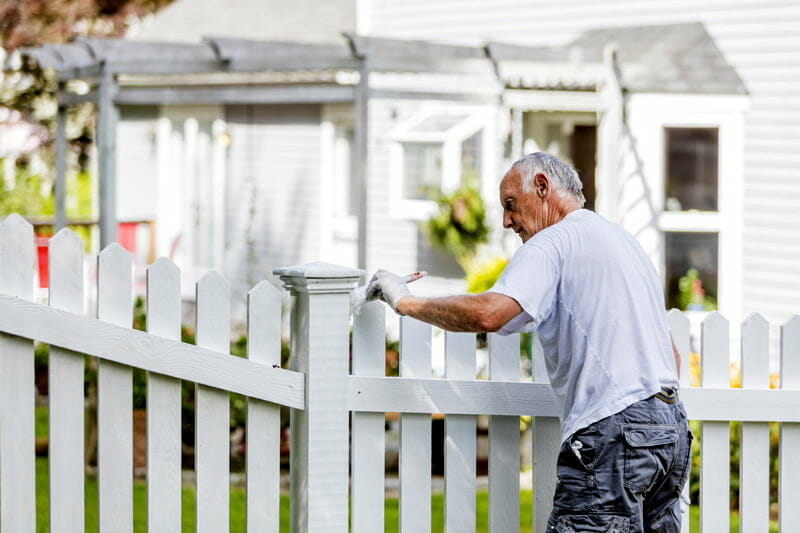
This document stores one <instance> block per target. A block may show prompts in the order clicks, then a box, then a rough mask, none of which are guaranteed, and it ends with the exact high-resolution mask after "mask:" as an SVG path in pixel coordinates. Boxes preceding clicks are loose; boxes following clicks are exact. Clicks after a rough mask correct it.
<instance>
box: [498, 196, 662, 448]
mask: <svg viewBox="0 0 800 533" xmlns="http://www.w3.org/2000/svg"><path fill="white" fill-rule="evenodd" d="M490 292H496V293H500V294H505V295H506V296H509V297H511V298H513V299H514V300H516V301H517V302H518V303H519V305H520V306H521V307H522V309H523V312H522V313H520V314H519V315H517V316H516V317H515V318H513V319H512V320H510V321H509V322H508V323H507V324H506V325H505V326H504V327H503V328H502V330H501V331H500V334H501V335H503V334H504V335H508V334H510V333H513V332H515V331H519V330H520V329H524V330H530V329H533V330H534V331H536V333H537V334H538V335H539V338H540V340H541V341H542V346H543V347H544V355H545V363H546V366H547V372H548V374H549V377H550V384H551V385H552V387H553V392H555V396H556V399H557V400H558V402H559V403H560V406H561V415H560V418H561V438H562V441H563V440H566V439H567V438H568V437H569V436H570V435H572V434H573V433H574V432H576V431H578V430H579V429H581V428H584V427H586V426H588V425H589V424H592V423H593V422H596V421H598V420H600V419H602V418H605V417H607V416H610V415H612V414H614V413H618V412H619V411H621V410H623V409H624V408H625V407H627V406H629V405H631V404H633V403H635V402H637V401H639V400H642V399H645V398H648V397H650V396H652V395H653V394H655V393H657V392H659V390H660V389H661V387H662V386H668V387H677V385H678V377H677V372H676V370H675V360H674V356H673V353H672V344H671V341H670V337H669V329H668V326H667V316H666V312H665V306H664V294H663V290H662V287H661V282H660V280H659V277H658V275H657V274H656V271H655V268H654V267H653V264H652V263H651V262H650V259H649V258H648V257H647V255H646V254H645V252H644V250H642V247H641V246H640V245H639V243H638V242H637V241H636V239H635V238H634V237H633V236H632V235H631V234H630V233H628V232H627V231H625V230H624V229H622V228H621V227H620V226H618V225H616V224H613V223H611V222H609V221H607V220H606V219H604V218H602V217H601V216H599V215H597V214H595V213H593V212H592V211H587V210H585V209H580V210H577V211H573V212H572V213H570V214H568V215H567V216H566V217H565V218H564V219H563V220H561V221H560V222H558V223H557V224H554V225H552V226H550V227H548V228H545V229H544V230H542V231H540V232H538V233H537V234H535V235H534V236H533V237H531V238H530V239H528V241H527V242H526V243H525V244H524V245H523V246H522V247H521V248H520V249H519V250H517V252H516V253H515V254H514V257H513V258H512V259H511V261H510V262H509V264H508V266H507V267H506V269H505V270H504V271H503V274H502V275H501V276H500V279H499V280H498V281H497V283H496V284H495V285H494V287H492V289H491V290H490ZM526 325H527V326H528V327H525V326H526ZM531 326H532V328H531Z"/></svg>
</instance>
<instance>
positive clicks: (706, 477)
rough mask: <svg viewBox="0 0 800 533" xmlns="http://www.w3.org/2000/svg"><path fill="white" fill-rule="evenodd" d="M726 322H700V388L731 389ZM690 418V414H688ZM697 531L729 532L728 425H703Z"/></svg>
mask: <svg viewBox="0 0 800 533" xmlns="http://www.w3.org/2000/svg"><path fill="white" fill-rule="evenodd" d="M728 328H729V326H728V321H727V320H726V319H725V318H724V317H723V316H722V315H720V314H719V313H717V312H716V311H712V312H711V313H709V314H708V316H707V317H706V318H705V320H703V324H702V330H701V332H702V333H701V345H702V348H701V352H702V355H701V368H702V384H703V387H716V388H727V387H729V386H730V381H729V377H728V365H729V364H730V358H729V355H728V351H729V350H730V342H729V335H730V332H729V329H728ZM689 416H690V417H691V413H690V414H689ZM700 433H701V440H700V458H701V461H700V528H701V530H702V531H728V529H729V528H730V527H729V522H730V498H729V493H728V490H729V489H728V487H729V485H730V453H729V452H730V423H729V422H708V421H705V422H703V423H702V425H701V429H700Z"/></svg>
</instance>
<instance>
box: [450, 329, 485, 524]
mask: <svg viewBox="0 0 800 533" xmlns="http://www.w3.org/2000/svg"><path fill="white" fill-rule="evenodd" d="M444 348H445V355H444V356H445V360H444V369H445V376H446V377H447V379H474V378H475V374H476V372H477V365H476V358H475V334H474V333H454V332H449V331H448V332H446V333H445V340H444ZM477 422H478V420H477V418H476V417H475V416H472V415H447V416H446V417H445V426H444V429H445V431H444V489H445V494H444V530H445V532H447V533H458V532H460V531H475V520H476V517H475V490H476V474H477V471H476V459H477V450H476V448H477V441H476V429H477Z"/></svg>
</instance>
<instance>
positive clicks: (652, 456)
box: [622, 424, 678, 494]
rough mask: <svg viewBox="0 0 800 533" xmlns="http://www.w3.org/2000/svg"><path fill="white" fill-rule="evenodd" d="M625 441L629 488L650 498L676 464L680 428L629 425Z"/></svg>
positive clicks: (623, 430) (623, 429) (627, 485)
mask: <svg viewBox="0 0 800 533" xmlns="http://www.w3.org/2000/svg"><path fill="white" fill-rule="evenodd" d="M622 432H623V435H624V437H625V487H627V488H628V489H630V490H632V491H633V492H635V493H639V494H647V493H648V492H649V491H650V489H651V488H652V487H653V485H654V484H655V483H656V481H658V480H659V479H663V476H664V475H666V473H667V472H669V470H670V466H671V465H672V463H673V461H674V452H675V443H676V441H677V440H678V428H677V427H676V426H670V425H656V424H627V425H625V426H623V428H622Z"/></svg>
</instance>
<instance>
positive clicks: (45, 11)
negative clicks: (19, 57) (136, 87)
mask: <svg viewBox="0 0 800 533" xmlns="http://www.w3.org/2000/svg"><path fill="white" fill-rule="evenodd" d="M171 1H172V0H58V1H53V0H16V1H5V2H2V3H0V40H2V45H3V48H5V49H6V50H15V49H16V48H19V47H21V46H36V45H40V44H45V43H64V42H69V41H72V40H74V39H76V38H77V37H120V36H122V35H123V34H124V33H125V30H126V28H127V27H128V25H129V24H130V23H131V22H132V21H133V20H136V19H139V18H141V17H143V16H145V15H148V14H150V13H154V12H155V11H157V10H158V9H160V8H161V7H164V6H165V5H167V4H169V3H170V2H171Z"/></svg>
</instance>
